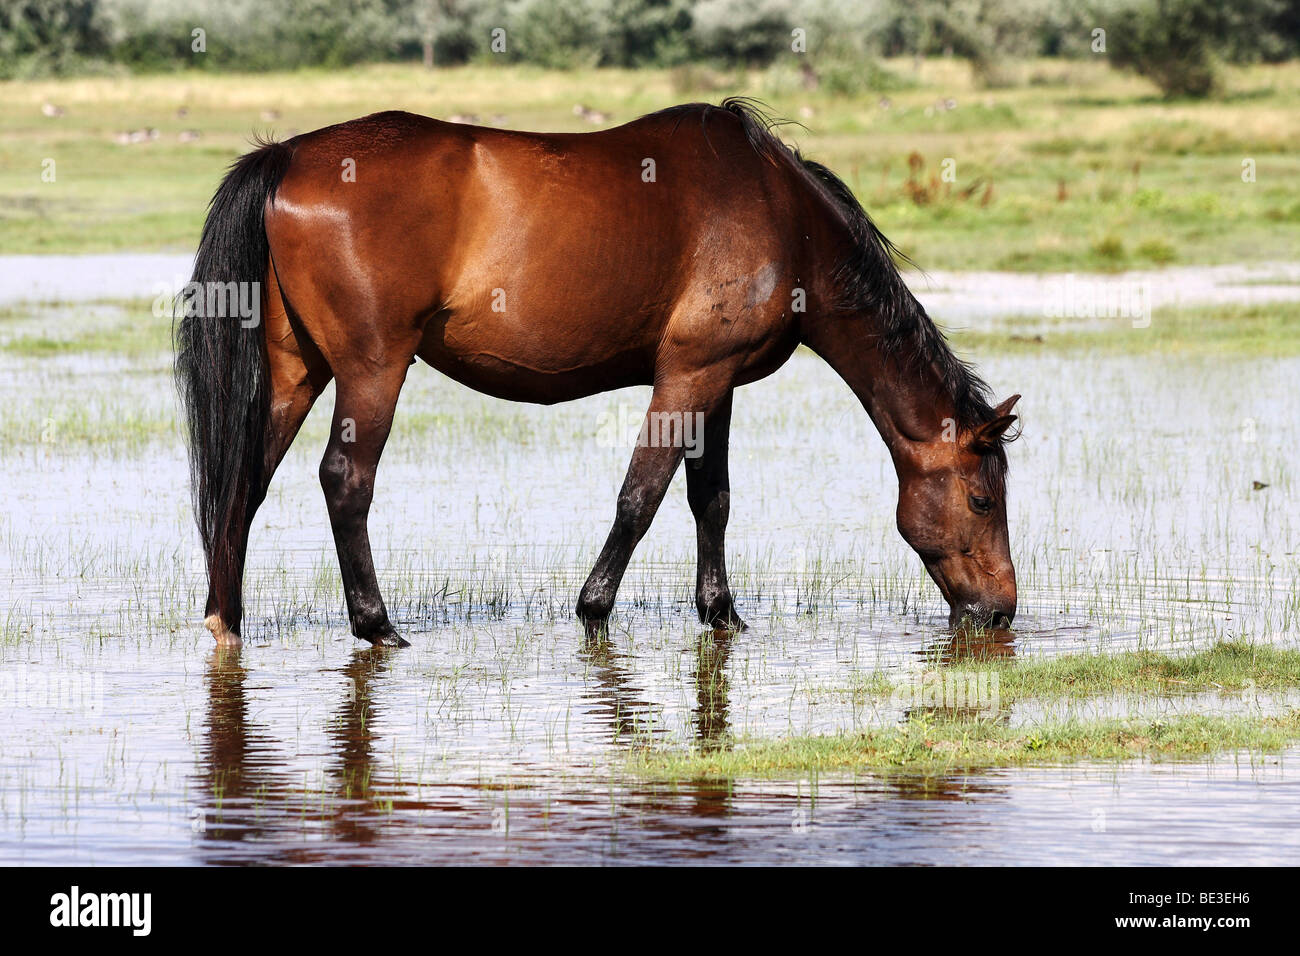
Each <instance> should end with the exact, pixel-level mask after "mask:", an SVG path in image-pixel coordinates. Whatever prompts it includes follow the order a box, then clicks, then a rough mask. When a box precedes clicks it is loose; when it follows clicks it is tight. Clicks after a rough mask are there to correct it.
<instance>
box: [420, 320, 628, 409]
mask: <svg viewBox="0 0 1300 956" xmlns="http://www.w3.org/2000/svg"><path fill="white" fill-rule="evenodd" d="M550 329H551V331H549V332H547V331H545V330H544V329H542V328H532V329H525V330H522V332H521V330H520V329H518V328H517V327H513V328H512V327H511V326H510V325H508V324H507V323H506V322H504V321H503V320H501V319H500V318H499V317H498V318H496V319H495V320H494V319H493V318H491V317H476V316H467V315H457V314H455V313H451V312H449V311H447V310H444V311H442V312H439V313H438V314H437V315H435V316H434V317H433V318H432V319H431V320H430V322H429V323H428V324H427V325H426V326H425V330H424V337H423V338H422V340H421V342H420V348H419V351H418V352H417V353H416V354H417V355H419V357H420V358H421V359H423V360H424V361H425V362H427V363H428V364H429V365H430V366H432V367H433V368H435V369H437V370H438V371H439V372H442V373H443V374H444V375H446V376H447V377H448V378H451V379H454V380H455V381H457V382H459V383H461V384H462V385H465V386H468V387H469V388H472V389H475V390H476V391H479V392H483V393H484V394H487V395H492V396H495V397H497V398H504V399H509V400H510V401H516V402H534V403H537V404H542V405H553V404H555V403H557V402H567V401H572V400H574V399H578V398H585V397H586V396H588V395H595V394H597V393H599V392H606V391H610V390H611V389H616V388H625V387H627V386H629V385H648V384H650V383H651V382H653V379H654V359H653V356H652V355H650V354H647V351H646V349H645V348H644V347H643V346H642V345H641V344H640V343H631V342H626V341H624V342H611V341H605V342H603V343H602V340H601V339H600V336H599V331H598V330H595V329H592V328H591V327H590V326H584V324H582V323H574V324H568V325H566V326H565V327H563V328H560V327H557V326H551V327H550Z"/></svg>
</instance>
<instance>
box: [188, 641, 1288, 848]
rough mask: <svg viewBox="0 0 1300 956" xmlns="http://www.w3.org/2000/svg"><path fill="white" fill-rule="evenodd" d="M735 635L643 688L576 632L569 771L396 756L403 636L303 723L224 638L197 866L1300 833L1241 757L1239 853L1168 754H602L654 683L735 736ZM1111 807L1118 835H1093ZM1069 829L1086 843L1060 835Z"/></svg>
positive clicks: (1246, 841)
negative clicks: (707, 759)
mask: <svg viewBox="0 0 1300 956" xmlns="http://www.w3.org/2000/svg"><path fill="white" fill-rule="evenodd" d="M999 645H1000V646H1003V647H1005V642H1004V641H999V640H998V639H997V638H996V637H995V638H994V640H992V641H991V642H988V644H987V645H985V646H983V647H980V648H976V647H975V646H972V645H971V644H970V643H969V642H966V643H965V644H964V645H963V646H961V647H959V648H952V647H950V646H948V643H947V642H945V644H944V647H942V648H940V647H936V648H935V650H936V651H938V652H939V653H938V654H937V655H936V656H937V657H938V658H939V659H943V658H945V657H946V658H947V659H948V660H947V663H953V662H960V661H962V660H970V659H976V660H979V659H984V657H986V656H987V655H988V654H989V653H990V647H991V646H999ZM738 647H744V648H746V650H750V649H751V648H749V647H748V645H746V643H745V639H743V638H742V639H740V641H737V639H736V637H735V636H734V635H728V634H714V633H712V632H706V633H702V634H699V635H698V636H697V637H695V638H694V639H693V641H692V642H691V643H690V644H688V645H687V647H685V648H681V649H682V650H686V651H687V652H688V653H689V652H693V655H694V661H693V668H688V669H687V670H686V672H685V673H682V674H681V675H680V676H679V679H678V682H677V683H675V684H671V685H669V686H665V687H663V688H662V689H660V690H657V691H647V690H646V687H648V686H649V687H652V686H653V683H652V681H650V680H649V679H648V677H647V676H646V675H644V674H642V673H641V671H640V670H638V667H639V666H640V667H643V666H644V661H643V660H641V659H639V658H638V657H637V656H636V655H634V654H632V653H630V652H626V653H620V652H619V651H617V650H616V649H615V648H614V647H612V646H611V644H610V643H609V642H608V641H600V642H585V643H583V644H581V645H580V646H579V645H576V644H575V645H573V647H572V649H571V653H573V652H576V653H577V656H578V658H579V659H580V660H581V661H582V662H583V663H584V665H585V668H586V669H585V674H584V677H583V680H584V685H585V686H584V688H583V689H582V690H581V691H579V697H580V698H581V699H583V700H587V701H594V702H596V703H597V704H598V706H595V707H593V708H591V709H589V710H586V711H584V712H583V714H582V717H581V720H582V722H583V724H584V727H583V728H582V730H581V733H582V734H584V735H585V736H584V738H583V739H584V740H586V741H588V742H589V744H590V746H583V747H582V748H580V749H579V754H580V755H581V756H580V757H579V758H578V760H579V762H578V763H577V766H582V765H583V764H585V766H586V768H587V769H586V771H585V772H581V773H577V774H563V773H560V774H557V773H556V772H555V770H554V769H553V765H552V763H551V762H548V761H546V760H543V761H540V762H530V760H529V758H526V757H524V758H520V761H519V762H518V763H517V764H515V765H514V769H513V770H512V771H511V772H510V773H508V774H507V775H505V776H504V777H502V776H497V777H495V778H489V777H486V776H485V777H482V778H480V779H466V778H463V777H461V778H458V779H449V778H448V776H447V774H446V773H445V772H444V771H442V770H440V769H439V768H438V766H437V765H436V764H435V765H425V764H422V763H421V764H420V765H419V766H416V764H415V763H414V762H412V761H410V760H405V761H404V760H403V758H402V756H401V754H402V753H403V752H410V751H412V750H415V749H417V748H418V747H419V746H420V743H421V742H422V741H424V740H426V739H427V735H428V734H429V733H430V730H431V726H430V725H429V724H427V723H425V724H422V723H421V720H420V717H421V713H422V708H421V707H420V706H419V705H418V704H415V703H413V701H417V700H428V699H429V697H428V690H427V685H426V684H425V683H424V681H426V680H427V675H426V674H424V673H421V672H420V671H419V670H418V668H417V669H414V670H410V669H408V667H407V666H404V665H405V663H406V662H405V661H404V660H403V659H402V658H401V657H400V655H398V654H394V652H392V651H386V650H372V649H366V650H360V651H356V652H353V653H352V654H350V656H349V657H348V658H347V660H346V662H345V663H344V664H343V666H342V667H337V666H336V667H334V668H332V669H326V670H314V669H309V670H308V671H306V672H305V673H306V674H307V675H308V676H307V680H308V681H309V682H310V683H311V684H312V685H313V686H315V687H316V688H317V690H320V687H321V685H322V684H324V683H326V681H324V680H322V678H329V677H332V678H334V679H335V680H336V681H337V679H338V678H340V677H341V678H342V682H341V683H342V686H341V687H338V686H337V685H336V686H334V687H331V688H330V689H329V690H328V694H329V695H330V699H329V701H328V704H327V706H326V707H325V709H324V712H323V714H321V712H319V711H318V712H316V713H317V714H318V716H317V717H316V718H305V717H299V718H297V720H296V721H295V719H294V718H289V719H286V713H290V714H292V713H295V711H294V708H295V707H297V706H300V704H290V703H289V701H290V700H291V699H292V698H293V692H294V690H295V688H297V690H298V691H299V693H300V695H301V694H302V687H303V684H302V682H301V673H302V672H300V673H299V674H298V675H295V676H294V677H291V678H289V679H286V678H285V674H284V671H283V668H282V667H281V666H278V665H277V666H270V665H268V666H267V667H264V668H256V667H253V666H251V664H248V663H246V661H248V659H249V658H248V657H244V658H242V659H241V651H240V650H238V649H233V650H225V651H217V652H214V653H213V654H212V655H211V657H210V658H209V659H208V662H207V668H206V671H205V674H204V688H205V691H206V698H207V699H206V702H205V708H204V717H203V719H204V725H203V727H202V728H201V731H200V734H199V746H198V748H197V749H198V769H197V775H196V777H195V780H196V787H195V788H194V789H195V790H196V791H197V796H198V800H199V804H200V808H201V810H202V822H201V824H200V825H198V826H196V827H195V830H196V835H195V838H194V840H193V841H192V846H193V847H194V850H195V852H196V853H197V855H198V858H199V860H200V861H201V862H206V863H217V864H241V863H242V864H247V863H266V862H292V863H311V862H351V863H359V862H364V863H389V864H415V863H428V862H547V863H584V862H586V863H590V862H601V861H609V862H730V863H744V862H755V861H767V862H772V861H780V860H785V861H791V862H835V861H846V862H855V863H892V864H898V863H936V862H948V863H952V862H962V861H966V862H983V863H988V862H1039V863H1044V862H1062V861H1065V860H1067V859H1073V860H1074V861H1075V862H1079V861H1087V862H1144V861H1145V862H1150V861H1168V854H1167V853H1166V847H1167V845H1170V841H1171V840H1172V837H1171V834H1172V833H1180V834H1182V835H1183V836H1182V840H1183V842H1184V844H1185V845H1194V846H1195V847H1199V849H1200V852H1201V855H1200V856H1199V857H1198V858H1199V859H1219V858H1220V857H1219V856H1216V855H1215V854H1216V853H1219V854H1221V856H1222V858H1223V859H1231V858H1234V857H1233V854H1240V853H1241V852H1242V851H1243V847H1247V848H1249V849H1250V852H1256V851H1259V852H1263V853H1264V855H1265V856H1267V855H1268V853H1269V852H1272V853H1273V855H1274V856H1276V855H1277V852H1278V851H1277V850H1276V849H1275V850H1273V851H1269V850H1268V849H1267V848H1268V847H1269V846H1270V845H1275V846H1279V847H1280V846H1285V845H1286V840H1287V839H1292V838H1291V837H1287V836H1286V834H1287V833H1290V832H1292V831H1289V830H1287V829H1286V827H1287V826H1289V825H1290V823H1289V821H1290V817H1291V814H1292V810H1291V809H1290V808H1291V807H1292V806H1293V804H1291V803H1290V802H1289V797H1287V796H1286V794H1288V793H1289V789H1290V788H1291V787H1292V785H1291V784H1289V783H1287V781H1286V780H1283V779H1279V780H1278V781H1277V783H1276V784H1271V783H1270V784H1267V786H1266V785H1265V784H1261V783H1260V782H1258V781H1257V780H1255V779H1251V778H1250V776H1249V774H1243V772H1242V771H1241V770H1240V768H1232V767H1229V768H1228V769H1226V770H1224V771H1215V772H1209V771H1207V768H1205V767H1201V768H1200V769H1199V770H1198V771H1197V773H1198V777H1197V779H1198V780H1199V781H1200V783H1199V784H1198V786H1200V787H1201V788H1202V789H1204V790H1205V791H1206V794H1205V797H1204V800H1205V801H1206V805H1207V806H1210V805H1222V804H1223V802H1224V801H1226V800H1230V799H1232V798H1234V797H1235V796H1236V795H1238V794H1239V793H1240V792H1242V791H1241V788H1243V787H1244V788H1248V789H1247V791H1246V792H1249V793H1250V794H1252V795H1253V796H1252V799H1256V800H1257V803H1259V804H1260V805H1261V810H1260V815H1259V816H1258V818H1257V819H1255V820H1254V822H1253V823H1252V825H1251V827H1250V828H1247V829H1243V830H1242V831H1241V832H1240V833H1238V834H1237V839H1238V840H1239V843H1240V845H1232V846H1229V845H1227V844H1222V843H1213V842H1212V839H1221V836H1222V834H1221V832H1219V831H1217V830H1215V829H1214V825H1215V821H1216V820H1217V817H1215V816H1214V815H1213V814H1211V813H1209V812H1208V811H1206V813H1204V814H1202V813H1201V812H1200V811H1199V810H1197V809H1196V807H1198V806H1199V804H1196V803H1194V801H1193V799H1192V797H1189V796H1187V786H1188V784H1187V780H1186V777H1185V776H1184V777H1177V776H1174V775H1173V772H1172V771H1171V770H1170V769H1169V768H1163V767H1159V766H1154V767H1146V766H1137V767H1132V768H1125V769H1124V770H1123V771H1122V772H1121V771H1120V770H1116V769H1088V768H1077V769H1065V770H1062V769H1061V768H1045V769H1041V770H1003V771H990V772H985V773H951V774H945V775H939V776H930V777H917V776H908V775H884V776H878V775H868V776H863V777H853V776H850V775H838V776H834V777H819V776H818V775H804V776H803V777H802V778H794V779H788V780H779V779H778V780H765V781H725V780H716V781H714V780H699V781H691V782H683V783H681V784H671V783H663V784H658V783H645V782H640V781H636V780H631V779H628V778H626V777H624V776H620V775H618V774H616V773H607V772H602V771H601V770H600V769H599V767H600V765H599V763H598V756H597V755H598V754H600V753H605V754H609V753H610V752H611V750H612V749H613V748H621V747H622V745H625V744H626V743H627V742H628V741H629V740H631V739H633V738H632V736H631V735H632V734H633V733H638V732H642V731H644V729H645V721H646V715H648V714H655V713H661V712H662V710H663V705H664V702H663V700H661V699H657V698H660V697H661V696H663V697H664V698H665V699H676V697H677V696H678V695H681V694H682V692H683V691H686V696H687V698H688V700H689V707H688V710H689V718H688V720H687V722H686V726H687V728H688V735H689V738H690V740H691V741H692V743H693V745H694V746H697V747H701V748H707V747H720V746H726V745H727V744H728V741H729V740H730V739H731V736H732V734H733V723H732V722H733V720H734V719H735V717H734V716H733V714H732V708H733V706H734V704H733V698H735V697H736V696H737V695H738V694H740V692H741V686H742V685H740V684H736V683H733V682H734V680H735V677H736V675H735V673H733V671H734V670H735V668H736V667H737V666H738V663H737V662H738V661H739V660H740V658H739V656H738V655H739V654H741V653H744V652H742V651H740V650H738ZM243 653H244V654H251V652H249V651H244V652H243ZM991 653H993V654H997V653H1000V652H999V651H997V650H993V651H991ZM733 655H736V656H735V657H733ZM963 655H965V656H963ZM572 661H573V657H572V656H571V657H569V662H570V663H572ZM939 672H940V673H953V671H949V670H947V669H941V670H939ZM634 675H635V676H634ZM421 688H423V689H421ZM307 696H310V695H307ZM300 699H301V697H300ZM309 712H310V710H304V711H303V712H302V713H309ZM633 715H640V717H639V718H635V719H634V718H633ZM948 715H949V716H962V714H961V713H959V712H957V711H953V710H949V711H948ZM982 719H988V715H987V714H984V715H982ZM317 721H319V723H318V722H317ZM661 722H662V721H661ZM321 723H323V727H322V726H320V724H321ZM268 727H273V728H275V732H272V731H271V730H269V729H268ZM313 729H319V730H321V731H323V736H322V737H320V738H317V739H319V740H323V742H324V743H325V745H326V748H327V749H326V750H325V752H324V753H321V752H320V750H319V747H313V746H311V745H307V746H304V738H303V735H304V734H309V733H310V732H311V731H312V730H313ZM479 729H480V728H467V729H466V732H467V733H470V734H473V733H476V732H477V731H478V730H479ZM295 734H296V735H297V736H295ZM642 739H644V738H642ZM611 745H613V748H612V746H611ZM552 759H553V758H552ZM1225 766H1226V765H1225ZM1279 766H1281V765H1279ZM1279 772H1280V771H1279ZM1216 773H1219V774H1220V777H1221V778H1222V779H1219V780H1216V777H1215V774H1216ZM1062 775H1065V778H1064V779H1063V777H1062ZM1062 786H1065V787H1067V788H1068V789H1069V791H1070V793H1071V794H1072V795H1073V797H1072V800H1071V801H1069V806H1064V805H1063V804H1062V803H1061V800H1060V794H1061V788H1062ZM1174 786H1177V787H1180V788H1182V789H1181V790H1180V793H1183V794H1184V803H1185V806H1184V809H1183V817H1182V818H1181V820H1180V821H1179V826H1180V827H1181V829H1177V830H1166V831H1162V833H1161V834H1160V836H1159V838H1158V839H1157V838H1155V836H1154V835H1153V834H1152V832H1151V831H1150V829H1149V828H1146V829H1141V828H1139V829H1133V828H1132V827H1131V826H1129V825H1127V824H1126V823H1125V821H1126V820H1127V819H1128V816H1129V815H1131V814H1133V813H1134V812H1135V811H1134V810H1133V806H1134V804H1133V801H1134V800H1136V801H1137V804H1136V805H1139V806H1141V807H1150V806H1153V805H1157V804H1158V803H1160V802H1161V801H1162V800H1164V799H1165V798H1166V797H1167V790H1168V788H1169V787H1174ZM1270 788H1271V789H1270ZM1284 798H1285V799H1284ZM1216 801H1217V803H1216ZM1098 808H1100V810H1099V809H1098ZM1099 812H1100V813H1102V814H1103V817H1104V819H1106V820H1107V821H1109V822H1108V823H1107V826H1109V827H1111V828H1112V829H1113V830H1114V831H1115V833H1116V834H1117V835H1119V834H1122V835H1123V839H1115V838H1109V837H1107V835H1106V831H1098V830H1094V829H1093V828H1092V827H1093V825H1094V823H1095V821H1096V820H1097V819H1098V813H1099ZM1063 828H1064V829H1065V830H1068V831H1070V832H1074V833H1076V837H1077V839H1075V840H1074V842H1070V841H1066V842H1065V844H1064V845H1063V844H1062V841H1061V839H1060V834H1061V832H1063ZM1215 833H1218V836H1217V837H1216V836H1214V834H1215ZM1279 840H1280V841H1281V842H1278V841H1279ZM1206 841H1211V842H1206ZM1269 841H1272V843H1270V842H1269ZM1174 842H1177V841H1174Z"/></svg>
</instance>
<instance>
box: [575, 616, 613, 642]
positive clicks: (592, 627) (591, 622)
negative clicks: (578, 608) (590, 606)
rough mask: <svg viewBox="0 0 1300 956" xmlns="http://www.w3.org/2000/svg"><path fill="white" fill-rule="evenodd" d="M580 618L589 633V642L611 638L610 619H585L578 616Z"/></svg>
mask: <svg viewBox="0 0 1300 956" xmlns="http://www.w3.org/2000/svg"><path fill="white" fill-rule="evenodd" d="M578 618H579V620H581V621H582V627H583V630H585V631H586V632H587V639H588V640H591V641H600V640H604V639H605V638H607V637H609V618H608V617H583V616H582V615H578Z"/></svg>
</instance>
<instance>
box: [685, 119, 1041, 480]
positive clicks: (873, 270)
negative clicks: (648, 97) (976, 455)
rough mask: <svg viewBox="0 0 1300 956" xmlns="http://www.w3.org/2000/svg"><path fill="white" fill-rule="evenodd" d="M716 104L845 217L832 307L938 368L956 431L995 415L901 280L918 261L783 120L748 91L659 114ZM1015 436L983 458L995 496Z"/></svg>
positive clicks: (895, 349)
mask: <svg viewBox="0 0 1300 956" xmlns="http://www.w3.org/2000/svg"><path fill="white" fill-rule="evenodd" d="M714 110H722V111H725V112H727V113H730V114H732V115H733V116H735V117H737V118H738V119H739V120H740V123H741V128H742V129H743V131H744V134H745V138H746V139H747V140H748V141H749V144H750V146H751V147H753V149H754V151H755V152H757V153H758V154H759V155H760V156H761V157H763V158H764V159H765V160H767V161H769V162H774V163H780V162H784V163H788V164H789V165H790V166H791V168H792V169H793V170H794V171H795V172H796V173H798V174H799V175H800V176H801V177H802V178H803V179H804V180H805V181H806V182H807V183H808V184H809V185H811V186H812V187H813V188H814V189H816V190H818V192H820V193H821V195H822V196H824V197H825V198H826V199H827V200H828V201H829V202H830V204H831V206H832V208H834V209H836V210H838V212H839V213H840V214H841V216H842V217H843V219H844V223H845V225H846V226H847V227H848V229H849V233H850V235H851V236H852V239H853V242H852V249H851V251H850V252H849V254H848V255H847V256H846V257H845V258H844V259H843V260H842V261H841V262H839V263H837V264H836V266H835V268H834V271H833V272H832V283H833V285H834V287H835V289H836V296H835V301H834V302H833V303H832V308H834V309H835V310H836V311H838V312H841V313H855V314H861V313H864V312H865V313H868V314H870V315H872V316H874V317H875V318H876V319H877V321H878V322H879V325H880V330H879V331H878V332H876V333H874V334H875V335H876V336H877V337H878V338H879V344H880V347H881V348H882V349H883V350H884V352H885V353H886V354H888V355H890V356H893V357H894V358H895V359H896V360H897V361H899V362H900V363H901V364H902V365H903V366H904V367H905V368H906V367H912V368H920V367H924V366H926V365H929V366H932V367H933V368H935V369H936V370H937V371H938V373H939V379H940V382H941V385H942V387H943V389H944V391H945V392H946V393H947V394H948V396H949V398H950V399H951V400H952V403H953V408H954V409H955V418H956V423H957V427H958V429H960V430H961V431H963V432H973V431H974V430H976V429H977V428H979V427H980V426H981V425H983V424H984V423H986V422H989V421H991V420H993V419H994V418H996V417H997V413H996V412H995V410H994V408H993V406H992V404H990V401H989V395H990V390H989V387H988V385H987V384H986V383H985V382H984V380H983V379H982V378H980V376H979V375H978V374H977V373H976V372H975V370H974V369H973V368H972V367H971V366H970V364H968V363H967V362H965V361H963V360H962V359H960V358H958V357H957V356H956V355H955V354H953V351H952V349H951V348H950V347H949V345H948V342H947V340H946V339H945V338H944V335H943V332H942V331H940V329H939V327H938V326H936V325H935V324H934V321H933V320H932V319H931V318H930V316H929V315H928V314H927V313H926V311H925V308H924V307H923V306H922V305H921V303H920V302H918V301H917V299H916V296H914V295H912V292H911V290H910V289H909V288H908V287H907V283H905V282H904V281H903V277H902V275H901V274H900V273H899V271H898V266H897V264H896V263H895V260H896V259H902V260H903V261H904V262H907V263H909V264H911V265H915V263H913V262H912V260H911V259H909V258H908V257H907V256H906V255H904V254H903V253H901V252H900V251H899V250H898V248H897V247H896V246H895V245H894V244H893V243H892V242H890V240H889V239H888V237H886V236H885V234H884V233H883V232H881V231H880V228H879V227H878V226H877V225H876V224H875V223H874V222H872V221H871V217H870V216H868V215H867V212H866V210H865V209H863V208H862V204H861V203H860V202H858V199H857V197H856V196H854V195H853V190H851V189H850V188H849V186H848V184H847V183H845V182H844V180H842V179H840V177H839V176H837V175H835V173H833V172H831V170H830V169H828V168H827V167H825V166H823V165H822V164H821V163H818V162H815V161H813V160H811V159H805V158H804V157H803V156H802V155H801V154H800V153H799V151H798V150H797V149H795V148H794V147H792V146H789V145H787V144H786V143H784V142H783V141H782V140H781V139H780V138H778V137H777V136H776V134H775V133H773V132H772V130H773V129H774V128H775V127H778V126H782V125H787V121H783V120H781V119H779V118H777V117H774V116H773V115H772V114H771V113H770V112H768V111H767V109H766V107H765V106H764V105H763V104H762V103H760V102H759V101H757V100H754V99H752V98H750V97H745V96H731V97H728V98H727V99H725V100H723V101H722V102H721V103H720V104H718V105H717V106H712V105H711V104H707V103H690V104H686V105H684V106H674V107H670V108H669V109H667V110H663V111H662V114H669V115H672V114H674V113H677V114H680V115H681V116H682V117H685V116H686V115H689V114H690V113H695V112H698V113H699V114H700V121H701V123H702V124H703V123H704V121H705V119H706V118H707V116H708V114H709V113H710V112H711V111H714ZM662 114H661V115H662ZM1015 437H1016V436H1015V435H1014V434H1010V435H1008V434H1004V435H1003V436H1002V437H1001V438H1000V440H999V442H998V444H997V446H996V447H995V448H994V449H993V451H992V452H990V453H987V454H985V455H983V456H982V461H981V478H982V479H983V480H984V482H985V483H986V484H987V485H988V486H989V487H990V490H991V491H992V492H993V493H994V494H998V495H1001V494H1002V492H1003V491H1004V487H1005V481H1006V467H1007V461H1006V452H1005V451H1004V449H1003V445H1005V444H1006V442H1008V441H1012V440H1014V438H1015Z"/></svg>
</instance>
